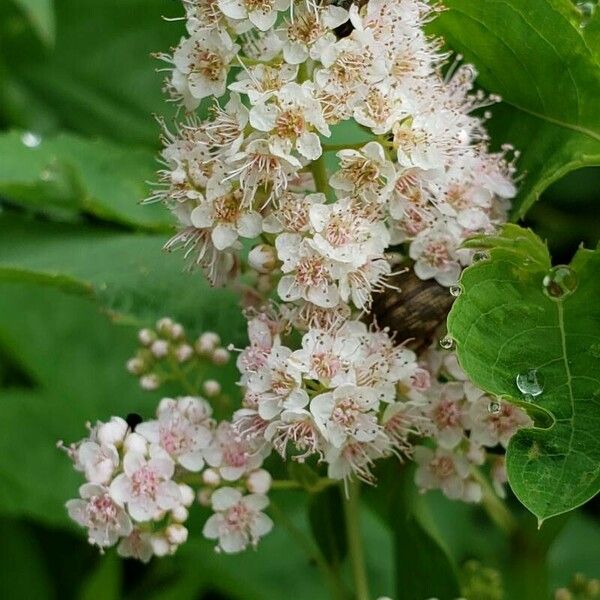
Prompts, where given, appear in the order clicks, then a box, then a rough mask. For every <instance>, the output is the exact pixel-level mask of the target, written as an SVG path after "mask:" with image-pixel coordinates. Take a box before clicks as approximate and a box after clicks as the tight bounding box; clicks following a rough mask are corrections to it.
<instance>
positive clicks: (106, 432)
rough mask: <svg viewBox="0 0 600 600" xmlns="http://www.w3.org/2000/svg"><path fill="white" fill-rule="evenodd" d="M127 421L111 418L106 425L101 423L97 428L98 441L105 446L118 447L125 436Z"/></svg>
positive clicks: (127, 426)
mask: <svg viewBox="0 0 600 600" xmlns="http://www.w3.org/2000/svg"><path fill="white" fill-rule="evenodd" d="M128 428H129V425H127V421H125V419H121V417H112V418H111V420H110V421H109V422H108V423H103V424H102V425H100V427H99V428H98V441H99V442H100V443H101V444H103V445H105V446H108V445H113V446H117V445H119V444H120V443H121V442H122V441H123V439H124V438H125V435H126V434H127V429H128Z"/></svg>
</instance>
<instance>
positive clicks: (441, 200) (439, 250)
mask: <svg viewBox="0 0 600 600" xmlns="http://www.w3.org/2000/svg"><path fill="white" fill-rule="evenodd" d="M183 6H184V13H185V17H184V18H185V24H186V32H187V33H186V35H184V36H183V37H182V38H181V40H180V42H179V44H178V45H177V47H176V48H174V49H173V50H172V52H171V53H170V54H161V55H159V58H160V59H162V60H163V61H165V62H166V63H167V64H168V67H167V72H168V75H167V81H166V85H165V89H166V91H167V93H168V94H169V96H170V100H172V101H175V102H177V103H178V104H179V105H180V110H179V111H178V117H177V119H176V122H175V124H174V125H169V126H167V125H166V124H165V123H164V121H161V124H162V127H163V136H162V141H163V145H164V147H163V150H162V152H161V157H160V162H161V169H160V171H159V173H158V183H157V185H156V186H155V190H154V192H153V194H152V196H151V198H150V199H149V200H150V201H160V202H162V203H164V205H165V206H166V207H167V208H168V210H169V211H170V212H171V213H172V215H173V218H174V220H175V222H176V224H177V228H178V231H177V233H176V234H175V235H174V237H173V238H172V239H171V240H170V241H169V242H168V243H167V244H166V249H167V250H178V249H180V250H183V252H184V255H185V257H186V259H187V261H188V263H189V265H190V266H191V267H193V268H198V269H200V270H201V271H202V272H203V274H204V276H205V277H207V279H208V280H209V281H210V282H211V283H212V284H213V285H226V284H228V283H231V282H237V284H239V287H238V288H237V289H238V290H239V289H242V290H243V302H244V305H245V306H246V315H247V320H248V344H247V345H246V347H245V348H242V349H241V350H239V353H238V356H237V361H236V365H237V368H238V370H239V371H240V379H239V381H238V384H239V389H241V392H242V395H243V399H242V400H241V405H238V406H235V407H234V410H233V411H231V410H230V418H229V419H225V420H220V421H219V420H217V419H216V418H215V416H214V414H216V413H217V411H214V412H213V406H215V407H216V406H220V408H221V409H222V408H223V406H227V407H229V408H230V407H231V403H230V402H231V398H230V397H227V396H226V392H224V389H225V388H226V387H227V386H225V385H221V382H219V381H217V379H218V378H216V377H215V376H214V374H213V373H212V370H216V369H218V368H219V366H222V365H224V364H226V363H227V362H228V360H229V357H230V350H228V349H225V348H224V347H223V346H221V340H220V338H219V336H218V335H217V334H215V333H214V332H205V333H203V334H202V335H201V336H200V337H199V338H198V339H197V340H196V341H193V340H189V339H188V338H187V336H186V332H185V330H184V328H183V327H182V326H181V325H180V324H178V323H176V322H174V321H173V320H171V319H168V318H167V319H162V320H161V321H159V322H158V323H157V324H156V327H155V328H154V329H144V330H142V331H141V332H140V335H139V341H140V348H139V349H138V351H137V353H136V355H135V356H134V357H132V358H131V359H130V360H129V362H128V363H127V369H128V370H129V371H130V372H131V373H132V374H133V375H135V376H136V377H138V378H139V382H140V385H141V387H142V388H143V389H145V390H152V391H154V390H157V389H160V388H161V387H162V386H164V385H174V384H178V385H180V386H181V387H182V389H184V390H185V392H183V393H184V394H185V395H182V396H180V397H175V398H164V399H163V400H162V401H161V402H160V404H159V406H158V410H157V414H156V419H154V420H149V421H146V422H142V423H137V424H136V425H131V424H129V421H127V422H126V421H125V420H123V419H120V418H118V417H114V418H113V419H112V420H111V421H109V422H108V423H98V424H96V425H95V426H93V427H92V426H90V432H89V435H88V437H87V438H86V439H84V440H82V441H81V442H79V443H77V444H73V445H71V446H70V447H68V448H66V450H67V452H68V454H69V456H70V457H71V459H72V460H73V463H74V466H75V468H76V469H77V470H79V471H81V472H82V473H83V474H84V476H85V478H86V481H87V483H85V484H84V485H83V486H82V487H81V488H80V498H79V499H76V500H71V501H69V502H68V503H67V508H68V511H69V514H70V516H71V517H72V518H73V519H74V520H75V521H77V522H78V523H79V524H80V525H82V526H83V527H85V528H87V530H88V535H89V538H90V541H91V542H92V543H94V544H96V545H98V546H99V547H100V548H106V547H109V546H113V545H117V547H118V552H119V553H120V554H121V555H123V556H130V557H135V558H138V559H140V560H143V561H147V560H149V559H150V557H151V556H153V555H156V556H163V555H166V554H170V553H173V552H174V551H175V550H176V549H177V547H178V546H179V545H181V544H182V543H184V542H185V540H186V539H187V535H188V532H187V529H186V527H185V526H184V523H185V522H186V519H187V516H188V511H189V510H190V508H191V506H192V504H193V503H194V501H195V499H197V500H198V501H199V502H200V503H201V504H203V505H204V506H206V507H211V509H212V511H213V514H212V516H210V517H209V518H208V520H207V521H206V523H205V525H204V528H203V533H204V535H205V537H207V538H208V539H211V540H215V542H216V549H217V550H219V551H223V552H225V553H232V552H239V551H242V550H244V549H245V548H247V547H254V546H256V544H257V543H258V542H259V540H260V538H261V537H262V536H264V535H266V534H267V533H268V532H269V531H270V530H271V528H272V526H273V523H272V521H271V519H270V518H269V517H268V516H267V515H266V514H265V513H264V512H263V511H264V510H267V509H268V505H269V500H268V497H267V495H266V494H267V493H268V492H269V489H270V487H271V484H272V477H271V475H270V474H269V472H268V471H267V470H265V469H264V468H263V463H264V461H265V459H266V458H267V457H269V456H270V455H272V454H278V455H279V456H280V457H281V458H282V459H283V460H290V461H296V462H299V463H305V464H306V465H308V464H310V465H312V466H311V467H310V468H315V469H319V468H321V469H322V471H323V474H325V473H326V478H324V479H322V481H324V482H325V485H333V484H335V483H336V482H338V481H341V482H343V483H344V484H345V485H347V484H348V482H349V481H350V480H356V479H358V480H361V481H363V482H366V483H369V484H371V483H375V477H374V475H373V467H374V463H375V461H377V460H378V459H382V458H385V457H391V456H396V457H398V458H400V459H405V458H414V460H415V461H416V463H417V470H416V484H417V486H418V487H419V488H420V489H421V490H423V491H425V490H429V489H434V488H439V489H441V490H442V491H443V492H444V493H445V494H446V495H447V496H449V497H450V498H454V499H461V500H464V501H468V502H477V501H479V500H480V499H481V496H482V490H481V487H480V483H479V480H478V479H477V478H476V477H475V476H474V472H475V469H478V468H479V467H481V466H482V465H484V464H487V465H488V466H489V473H490V476H491V478H492V483H493V485H494V488H495V489H496V491H497V492H498V494H500V495H502V494H503V484H504V483H505V481H506V473H505V470H504V465H503V462H502V457H501V456H499V455H494V456H488V455H487V454H486V448H492V447H495V446H497V445H498V444H500V445H502V446H506V444H507V442H508V440H509V439H510V437H511V436H512V435H513V434H514V433H515V431H517V429H518V428H520V427H524V426H528V425H530V424H531V421H530V419H529V417H528V416H527V415H526V414H525V412H524V411H522V410H521V409H519V408H517V407H515V406H513V405H509V404H507V403H505V402H503V401H499V400H496V399H493V398H489V397H487V396H486V395H485V394H483V392H482V391H480V390H477V389H476V388H474V386H472V384H470V383H469V382H468V381H467V380H466V377H465V376H464V374H463V373H462V371H461V369H460V367H459V366H458V364H457V363H456V357H455V356H454V355H453V354H452V353H449V352H441V351H438V350H436V349H431V350H430V351H428V352H427V353H425V354H422V355H421V356H418V355H417V354H416V353H415V352H413V351H412V350H410V349H409V348H408V345H407V342H405V340H401V339H396V336H395V334H394V333H393V332H391V331H389V330H388V329H380V328H379V327H378V326H377V325H376V322H375V323H374V324H372V325H367V324H366V322H367V320H366V319H365V318H364V317H365V315H367V314H368V313H369V311H370V307H371V302H372V298H373V296H374V294H377V293H379V292H381V291H382V290H385V289H386V288H391V287H392V286H391V284H390V283H389V278H390V275H392V274H393V273H394V272H395V266H396V265H397V264H398V263H399V262H400V261H402V265H403V268H404V267H405V266H406V265H408V268H411V269H413V270H414V273H415V274H416V275H417V277H419V278H420V279H422V280H435V281H436V282H438V283H439V284H440V285H441V286H446V287H449V286H452V285H455V284H456V283H457V281H458V278H459V276H460V273H461V271H462V269H463V268H464V267H465V266H466V265H468V264H470V262H471V261H472V258H473V257H472V251H471V250H467V249H464V248H462V247H461V244H462V242H463V241H464V240H466V239H467V238H468V237H470V236H472V235H473V234H477V233H489V232H493V231H494V230H495V229H496V228H497V227H498V226H499V225H500V224H502V222H503V221H505V220H506V214H507V210H508V208H509V205H510V199H511V198H512V197H513V196H514V195H515V193H516V190H515V186H514V183H513V175H514V172H515V167H514V164H513V163H514V158H516V156H517V155H518V154H517V153H516V152H514V153H512V156H509V154H510V153H511V152H512V149H511V148H510V147H508V146H506V147H504V149H503V150H502V151H501V152H490V150H489V148H488V140H487V135H486V132H485V119H486V118H487V113H486V114H485V115H484V116H483V117H482V116H479V115H481V112H477V113H474V111H475V110H476V109H481V108H482V107H485V106H487V105H489V104H492V103H493V102H495V101H497V100H498V98H496V97H493V96H492V97H486V96H485V95H483V94H482V93H481V92H478V91H475V90H474V82H475V79H476V76H477V73H476V71H475V69H474V68H473V67H472V66H470V65H460V64H459V62H458V61H457V62H455V63H454V64H452V65H450V66H449V68H446V69H442V67H443V66H444V65H445V64H447V62H448V60H449V54H447V53H443V52H441V46H442V43H441V41H440V40H439V39H432V38H430V37H428V36H427V35H426V34H425V32H424V25H425V23H427V22H428V21H429V20H431V19H432V18H433V17H434V16H435V13H436V12H437V11H438V10H439V6H438V5H437V4H435V5H434V4H431V5H430V4H429V3H428V2H427V1H424V0H370V1H369V2H367V3H361V6H360V7H359V6H358V5H357V4H352V5H351V7H350V9H349V10H347V9H345V8H343V7H341V6H337V5H336V4H335V3H333V2H329V1H327V0H184V1H183ZM199 108H200V109H201V110H199V111H198V112H196V109H199ZM200 113H202V114H204V115H206V116H205V117H200V116H199V114H200ZM348 139H353V140H356V141H353V142H348V141H346V140H348ZM399 257H400V258H399ZM174 268H176V267H174ZM242 275H243V276H244V278H243V279H240V277H241V276H242ZM393 293H395V294H397V295H398V299H399V301H401V300H402V291H401V290H396V289H394V290H393ZM368 322H371V321H368ZM231 350H232V349H231ZM201 393H204V394H205V396H206V397H207V398H209V400H207V399H205V398H203V397H201ZM221 401H224V402H223V404H220V403H221ZM220 412H222V410H221V411H220ZM423 438H429V439H430V441H429V442H427V443H421V442H420V441H419V439H423ZM188 484H193V485H194V486H196V487H197V488H198V490H197V493H196V492H195V491H194V490H193V489H192V487H190V485H188Z"/></svg>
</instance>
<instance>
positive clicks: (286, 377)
mask: <svg viewBox="0 0 600 600" xmlns="http://www.w3.org/2000/svg"><path fill="white" fill-rule="evenodd" d="M291 354H292V351H291V350H290V349H289V348H287V347H285V346H274V347H273V348H272V349H271V352H270V354H269V356H268V358H267V361H266V363H265V365H264V367H263V368H261V369H260V370H259V371H257V372H256V373H253V374H251V375H249V376H248V378H247V380H246V385H247V387H248V389H249V390H250V391H251V392H253V393H254V394H256V395H257V397H258V398H257V403H258V414H259V415H260V416H261V418H262V419H265V420H270V419H273V418H275V417H276V416H277V415H278V414H279V413H280V412H281V411H282V410H284V409H297V408H304V407H305V406H306V405H307V404H308V394H307V393H306V391H305V390H304V389H302V375H301V373H300V371H299V369H297V368H296V367H295V366H294V364H293V362H292V361H290V360H289V358H290V356H291Z"/></svg>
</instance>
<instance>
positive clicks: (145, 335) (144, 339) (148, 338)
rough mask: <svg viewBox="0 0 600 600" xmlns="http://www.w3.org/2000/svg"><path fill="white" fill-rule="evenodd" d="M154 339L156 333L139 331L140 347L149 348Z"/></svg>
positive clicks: (148, 330)
mask: <svg viewBox="0 0 600 600" xmlns="http://www.w3.org/2000/svg"><path fill="white" fill-rule="evenodd" d="M155 339H156V333H154V331H152V329H140V331H139V332H138V340H139V341H140V344H142V346H149V345H150V344H151V343H152V342H153V341H154V340H155Z"/></svg>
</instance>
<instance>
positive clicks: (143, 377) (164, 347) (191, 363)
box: [127, 317, 230, 398]
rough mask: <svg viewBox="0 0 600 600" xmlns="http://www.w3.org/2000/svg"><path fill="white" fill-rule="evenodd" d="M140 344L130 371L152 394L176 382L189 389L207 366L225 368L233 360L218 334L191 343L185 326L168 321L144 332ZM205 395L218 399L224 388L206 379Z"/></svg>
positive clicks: (139, 334) (204, 335) (161, 321)
mask: <svg viewBox="0 0 600 600" xmlns="http://www.w3.org/2000/svg"><path fill="white" fill-rule="evenodd" d="M138 340H139V342H140V348H139V349H138V351H137V352H136V354H135V356H133V357H132V358H130V359H129V360H128V361H127V370H128V371H129V372H130V373H131V374H132V375H135V376H136V377H138V378H139V383H140V387H141V388H142V389H144V390H148V391H151V390H156V389H158V388H159V387H160V386H161V385H163V384H165V383H169V382H172V381H176V382H177V383H179V384H183V386H184V387H186V388H189V386H190V384H189V383H188V379H189V376H190V375H192V374H195V373H196V371H199V372H200V374H201V373H202V371H203V370H205V367H206V366H207V364H208V365H217V366H221V365H225V364H227V363H228V362H229V359H230V354H229V352H228V351H227V349H226V348H223V347H222V346H221V339H220V338H219V336H218V335H217V334H216V333H214V332H213V331H206V332H204V333H203V334H202V335H201V336H200V337H199V338H198V339H197V340H196V341H195V342H190V341H189V340H188V338H187V336H186V331H185V329H184V327H183V325H181V323H176V322H175V321H173V320H172V319H170V318H168V317H165V318H163V319H160V320H159V321H157V323H156V326H155V328H154V329H141V330H140V331H139V333H138ZM203 379H204V378H203ZM202 391H203V393H204V394H205V395H206V396H207V397H209V398H215V397H218V396H219V394H220V393H221V385H220V384H219V382H218V381H216V380H215V379H204V381H203V383H202Z"/></svg>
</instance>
